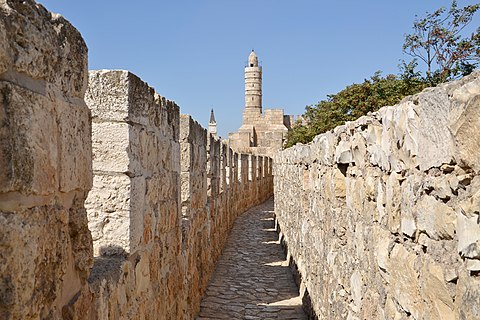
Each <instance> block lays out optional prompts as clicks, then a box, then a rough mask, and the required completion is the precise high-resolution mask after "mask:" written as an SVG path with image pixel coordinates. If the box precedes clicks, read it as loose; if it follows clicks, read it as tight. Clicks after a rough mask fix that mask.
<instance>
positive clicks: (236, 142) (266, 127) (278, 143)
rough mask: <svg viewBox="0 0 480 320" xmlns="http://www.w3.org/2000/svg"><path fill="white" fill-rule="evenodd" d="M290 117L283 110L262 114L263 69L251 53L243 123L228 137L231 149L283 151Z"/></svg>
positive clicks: (268, 153)
mask: <svg viewBox="0 0 480 320" xmlns="http://www.w3.org/2000/svg"><path fill="white" fill-rule="evenodd" d="M292 125H293V116H289V115H284V114H283V109H265V112H264V113H262V67H261V66H259V65H258V57H257V55H256V54H255V52H254V51H253V50H252V52H251V53H250V56H249V57H248V65H247V66H245V109H244V111H243V124H242V126H241V127H240V129H238V132H236V133H230V134H229V136H228V139H229V142H230V146H231V147H232V149H234V150H236V151H239V152H251V153H254V154H264V155H273V154H275V153H276V152H277V151H278V150H281V149H282V146H283V142H284V141H285V139H286V136H287V132H288V130H290V128H291V126H292Z"/></svg>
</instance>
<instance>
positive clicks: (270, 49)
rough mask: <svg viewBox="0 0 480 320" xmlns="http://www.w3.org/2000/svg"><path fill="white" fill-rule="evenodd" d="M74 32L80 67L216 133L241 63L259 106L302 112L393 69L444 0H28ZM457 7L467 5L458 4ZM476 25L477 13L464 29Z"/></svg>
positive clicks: (238, 88) (237, 109)
mask: <svg viewBox="0 0 480 320" xmlns="http://www.w3.org/2000/svg"><path fill="white" fill-rule="evenodd" d="M38 2H39V3H41V4H43V5H44V6H45V7H46V8H47V9H48V10H50V11H53V12H56V13H60V14H61V15H63V16H64V17H65V18H67V19H68V20H69V21H70V22H71V23H72V24H73V25H74V26H75V27H76V28H77V29H78V30H79V31H80V32H81V34H82V35H83V38H84V39H85V41H86V43H87V46H88V49H89V69H91V70H96V69H125V70H129V71H131V72H133V73H134V74H136V75H137V76H139V77H140V78H141V79H142V80H144V81H145V82H147V83H148V84H149V85H150V86H152V87H153V88H155V90H156V91H157V92H158V93H159V94H160V95H162V96H164V97H166V98H168V99H170V100H174V101H175V102H176V103H177V104H178V105H179V106H180V112H181V113H184V114H190V115H192V116H193V117H194V119H196V120H197V121H198V122H199V123H200V124H202V125H203V126H204V127H205V128H206V127H207V125H208V121H209V117H210V109H211V108H213V109H214V111H215V117H216V120H217V128H218V132H219V134H220V135H221V136H222V137H224V138H226V137H228V132H235V131H237V129H238V128H239V127H240V126H241V122H242V111H243V108H244V67H245V64H246V61H247V58H248V55H249V54H250V52H251V50H252V49H254V50H255V52H256V53H257V55H258V57H259V60H260V63H261V65H262V67H263V108H264V109H265V108H282V109H284V111H285V114H295V115H298V114H302V113H303V112H304V111H305V106H307V105H312V104H315V103H317V102H318V101H320V100H323V99H325V98H326V96H327V95H328V94H334V93H336V92H338V91H340V90H342V89H343V88H345V87H346V86H347V85H350V84H352V83H359V82H362V81H363V80H364V79H366V78H369V77H370V76H372V75H373V74H374V73H375V71H377V70H381V71H383V73H384V74H389V73H393V74H396V73H398V64H399V63H400V60H401V59H406V60H409V57H408V56H405V55H404V54H403V53H402V44H403V38H404V34H406V33H409V32H411V30H412V29H411V28H412V23H413V21H414V19H415V15H418V16H420V17H422V16H424V15H425V13H426V12H432V11H434V10H436V9H437V8H439V7H441V6H447V7H448V6H449V4H450V0H402V1H385V0H363V1H359V0H336V1H322V0H296V1H292V0H241V1H240V0H137V1H127V0H100V1H99V0H82V1H73V0H70V1H59V0H38ZM458 3H459V5H460V6H465V5H468V4H474V3H476V1H468V0H459V1H458ZM479 25H480V19H479V17H478V15H477V17H476V18H475V20H474V21H473V23H472V26H474V27H477V26H479Z"/></svg>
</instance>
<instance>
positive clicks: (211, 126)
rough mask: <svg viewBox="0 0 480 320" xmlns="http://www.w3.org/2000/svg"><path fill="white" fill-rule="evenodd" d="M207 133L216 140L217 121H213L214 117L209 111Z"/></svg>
mask: <svg viewBox="0 0 480 320" xmlns="http://www.w3.org/2000/svg"><path fill="white" fill-rule="evenodd" d="M208 133H210V134H211V135H212V136H213V137H214V138H217V121H215V115H214V114H213V108H212V111H210V121H209V122H208Z"/></svg>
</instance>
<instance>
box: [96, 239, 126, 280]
mask: <svg viewBox="0 0 480 320" xmlns="http://www.w3.org/2000/svg"><path fill="white" fill-rule="evenodd" d="M127 256H128V254H127V252H126V251H125V250H124V249H123V248H122V247H120V246H116V245H108V246H104V247H101V248H100V256H98V257H95V258H94V263H93V268H92V271H91V273H90V276H89V278H88V282H89V283H91V284H93V283H100V282H101V280H103V279H106V280H111V281H114V282H117V281H118V280H120V275H121V273H122V268H121V266H122V264H123V263H124V262H125V261H127Z"/></svg>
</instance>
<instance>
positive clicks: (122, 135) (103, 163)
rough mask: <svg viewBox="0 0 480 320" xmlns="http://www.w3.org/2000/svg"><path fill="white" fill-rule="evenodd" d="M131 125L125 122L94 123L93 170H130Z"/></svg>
mask: <svg viewBox="0 0 480 320" xmlns="http://www.w3.org/2000/svg"><path fill="white" fill-rule="evenodd" d="M129 147H130V126H129V125H128V124H127V123H123V122H100V123H96V122H94V123H93V124H92V149H93V170H94V171H104V172H118V173H124V172H128V171H129V169H130V155H129Z"/></svg>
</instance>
